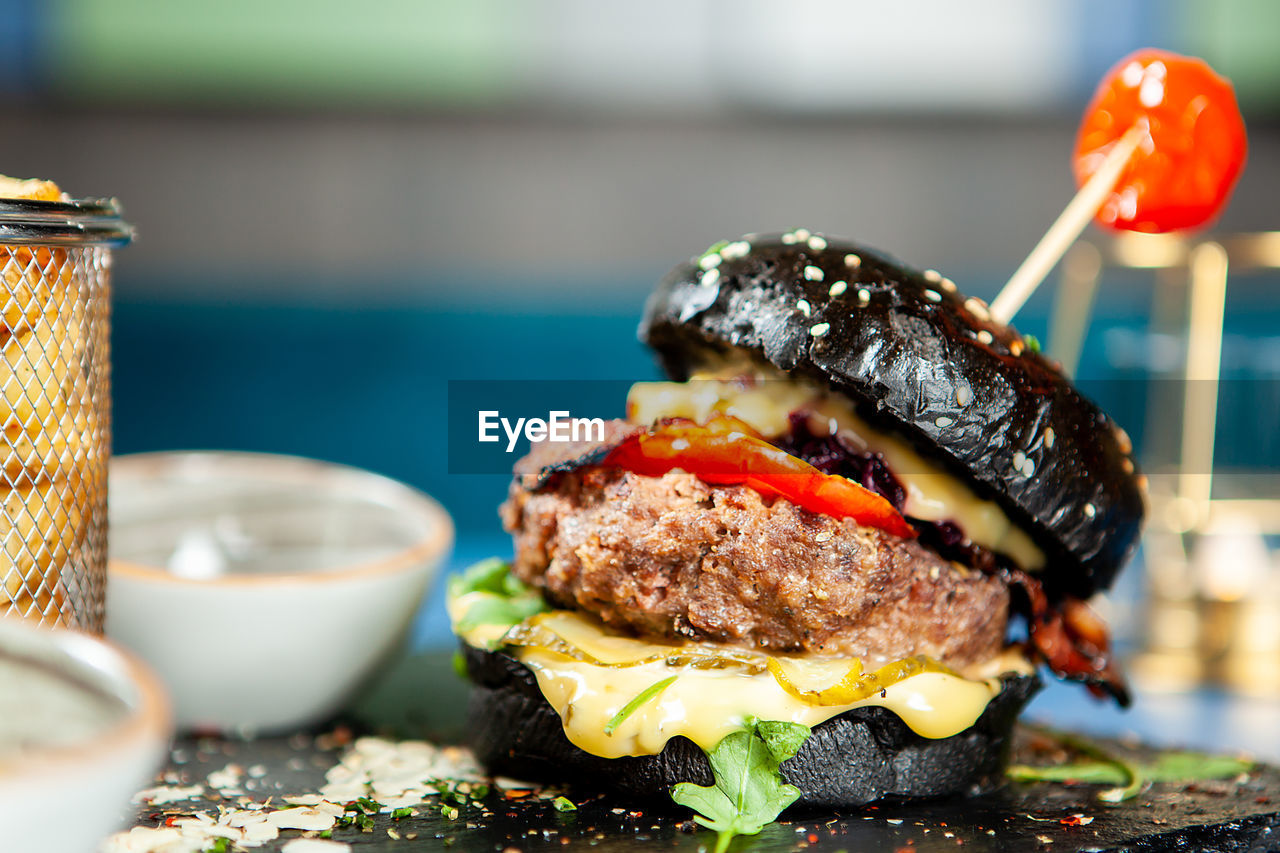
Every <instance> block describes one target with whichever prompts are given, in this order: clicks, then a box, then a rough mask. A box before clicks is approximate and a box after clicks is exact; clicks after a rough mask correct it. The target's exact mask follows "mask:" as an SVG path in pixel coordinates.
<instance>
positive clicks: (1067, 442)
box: [640, 230, 1143, 597]
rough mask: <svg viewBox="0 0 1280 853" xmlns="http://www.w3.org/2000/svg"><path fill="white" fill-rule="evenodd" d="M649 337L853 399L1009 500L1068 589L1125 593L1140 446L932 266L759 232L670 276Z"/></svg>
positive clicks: (1052, 577)
mask: <svg viewBox="0 0 1280 853" xmlns="http://www.w3.org/2000/svg"><path fill="white" fill-rule="evenodd" d="M640 338H641V340H643V341H644V342H645V343H647V344H649V345H650V346H651V347H653V349H654V350H655V351H656V352H657V355H658V359H659V361H660V363H661V365H662V367H663V369H664V370H665V371H666V373H667V374H668V375H669V376H670V377H671V378H673V379H677V380H684V379H687V378H688V377H689V374H690V373H691V372H692V371H693V370H696V368H697V367H698V366H699V365H700V364H702V363H704V362H705V361H706V360H707V358H708V356H709V355H711V354H713V353H718V352H719V353H723V352H726V351H728V350H730V349H734V348H736V349H739V350H744V351H746V352H748V353H750V354H752V355H753V356H754V357H756V358H758V359H760V360H762V361H764V362H767V363H768V364H770V365H772V366H774V367H776V368H777V369H779V370H782V371H784V372H787V373H789V374H793V375H800V376H805V377H809V378H812V379H816V380H818V381H820V382H821V383H824V384H826V385H827V386H828V387H830V388H831V389H833V390H834V391H837V392H839V393H841V394H843V395H845V396H846V397H847V398H849V399H850V400H851V401H852V402H853V403H854V405H855V406H856V407H857V409H858V411H859V413H860V414H861V415H862V416H863V417H865V418H866V419H867V420H868V421H870V422H871V423H873V424H875V425H876V426H878V427H880V428H882V429H887V430H892V431H894V432H896V433H898V434H899V435H902V436H904V437H906V438H907V440H909V441H910V442H912V443H913V444H914V445H915V446H916V448H917V449H918V450H919V451H920V452H921V453H922V454H924V455H926V456H929V457H931V458H933V459H935V460H938V461H940V462H941V463H942V464H943V466H944V467H945V468H947V469H949V470H950V471H951V472H952V473H953V474H955V475H956V476H959V477H960V478H961V479H963V480H964V481H966V482H967V483H969V485H970V486H971V487H972V488H973V489H974V490H975V492H976V493H977V494H978V495H980V496H982V497H985V498H988V499H991V500H994V501H996V502H997V503H998V504H999V505H1000V506H1001V507H1002V508H1003V509H1004V510H1005V512H1006V513H1007V514H1008V515H1009V517H1010V519H1011V520H1012V521H1013V522H1014V523H1015V524H1018V525H1019V526H1020V527H1022V528H1023V529H1024V530H1026V531H1027V533H1028V534H1030V535H1031V536H1032V538H1033V539H1034V540H1035V541H1036V543H1037V544H1038V545H1039V546H1040V547H1041V548H1042V549H1043V550H1044V552H1045V555H1046V558H1047V563H1046V566H1045V569H1044V574H1043V579H1044V581H1045V583H1046V586H1048V587H1049V588H1050V590H1052V591H1056V592H1060V593H1061V592H1066V593H1070V594H1073V595H1077V596H1081V597H1086V596H1088V595H1090V594H1092V593H1093V592H1094V591H1096V590H1098V589H1101V588H1105V587H1107V586H1109V585H1110V583H1111V581H1112V579H1113V578H1114V576H1115V573H1116V571H1117V570H1118V569H1119V568H1120V566H1121V565H1123V564H1124V562H1125V561H1126V560H1127V559H1128V557H1129V555H1130V553H1131V552H1132V550H1133V548H1134V547H1135V546H1136V544H1137V539H1138V534H1139V532H1140V528H1141V523H1142V515H1143V495H1142V488H1141V487H1140V485H1139V482H1138V477H1137V475H1136V474H1135V470H1134V464H1133V461H1132V459H1131V458H1130V456H1129V454H1130V452H1131V450H1132V448H1131V447H1130V444H1129V440H1128V437H1127V436H1126V435H1125V434H1124V432H1123V431H1122V430H1120V429H1119V428H1118V427H1116V426H1115V425H1114V424H1113V423H1112V422H1111V420H1110V419H1109V418H1108V417H1107V416H1106V415H1105V414H1104V413H1103V412H1102V411H1101V410H1100V409H1099V408H1098V407H1097V406H1096V405H1094V404H1093V403H1092V402H1091V401H1090V400H1088V399H1086V398H1085V397H1084V396H1082V395H1081V394H1080V392H1079V391H1077V390H1076V388H1075V387H1074V386H1073V385H1072V384H1071V383H1070V382H1069V381H1068V380H1067V378H1066V377H1065V376H1063V374H1062V372H1061V371H1060V370H1059V368H1058V367H1057V366H1056V365H1054V364H1053V363H1051V362H1050V361H1049V360H1047V359H1046V358H1044V357H1042V356H1041V355H1040V354H1039V353H1038V352H1036V351H1035V350H1034V348H1032V347H1029V346H1028V345H1027V343H1026V342H1025V341H1024V339H1023V338H1022V337H1021V336H1020V335H1019V334H1018V333H1017V331H1016V330H1014V329H1012V328H1011V327H1009V326H1005V325H1002V324H1000V323H996V322H993V321H992V320H991V318H990V316H989V315H988V313H987V308H986V305H985V304H984V303H983V302H981V300H977V299H966V298H965V296H964V295H963V294H961V293H960V292H959V291H958V290H957V288H956V286H955V284H953V283H952V282H951V281H950V280H948V279H946V278H943V277H942V276H941V275H939V274H938V273H936V272H934V271H932V270H929V271H926V272H920V271H917V270H914V269H911V268H909V267H905V266H902V265H901V264H899V263H898V262H897V261H894V260H892V259H891V258H889V257H887V256H885V255H883V254H880V253H879V252H876V251H874V250H872V249H867V248H865V247H862V246H858V245H856V244H853V243H850V242H847V241H844V240H840V239H836V238H831V237H823V236H820V235H817V234H811V233H809V232H807V231H804V230H798V231H793V232H789V233H787V234H780V235H779V234H773V235H749V236H747V237H744V238H743V239H742V240H739V241H736V242H732V243H721V244H717V245H716V246H713V247H712V248H711V249H710V250H708V251H707V252H706V253H704V254H703V255H702V256H701V257H699V258H694V259H692V260H691V261H690V262H688V263H685V264H681V265H680V266H678V267H676V268H675V269H673V270H672V271H671V272H670V273H668V274H667V276H666V277H665V278H663V279H662V281H661V282H660V283H659V284H658V287H657V290H656V291H655V292H654V293H653V295H652V296H651V297H650V299H649V302H648V304H647V306H646V308H645V315H644V319H643V321H642V323H641V326H640Z"/></svg>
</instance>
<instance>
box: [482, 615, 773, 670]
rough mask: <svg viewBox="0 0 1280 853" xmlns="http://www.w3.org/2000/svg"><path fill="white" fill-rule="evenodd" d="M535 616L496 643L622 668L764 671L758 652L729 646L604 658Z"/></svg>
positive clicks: (587, 662)
mask: <svg viewBox="0 0 1280 853" xmlns="http://www.w3.org/2000/svg"><path fill="white" fill-rule="evenodd" d="M541 615H543V614H539V616H541ZM539 616H534V617H532V618H531V619H526V620H525V621H524V622H522V623H520V624H519V625H514V626H512V627H511V628H510V629H509V630H508V631H507V633H506V634H504V635H503V637H502V640H501V641H500V645H504V646H515V647H519V648H531V649H542V650H544V651H549V652H553V653H555V654H558V655H562V656H563V657H566V658H569V659H570V660H576V661H580V662H582V663H586V664H590V665H591V666H600V667H606V668H609V669H623V668H626V667H633V666H641V665H643V664H647V663H658V662H662V663H665V664H666V665H667V666H671V667H690V668H693V669H726V668H731V667H733V668H740V669H742V670H743V671H744V672H747V673H750V674H752V675H755V674H758V673H761V672H764V671H765V669H766V666H767V664H766V660H767V659H766V658H764V657H762V656H760V655H753V654H751V653H750V652H735V651H733V650H732V649H723V650H721V649H715V650H711V649H707V648H705V647H701V646H670V647H667V648H669V649H670V651H659V652H654V653H652V654H648V655H644V656H643V657H638V658H635V659H632V660H625V661H615V662H609V661H604V660H601V659H600V658H598V657H596V656H595V655H593V654H591V653H590V652H587V651H584V650H583V649H582V648H580V647H579V646H576V645H574V644H573V643H570V642H569V641H568V640H566V639H564V638H563V637H561V636H560V635H559V634H557V633H556V632H554V631H552V630H551V629H550V628H547V627H545V626H544V625H542V624H540V622H541V620H540V618H539ZM658 648H662V647H658Z"/></svg>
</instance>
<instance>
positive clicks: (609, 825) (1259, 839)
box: [0, 652, 1280, 853]
mask: <svg viewBox="0 0 1280 853" xmlns="http://www.w3.org/2000/svg"><path fill="white" fill-rule="evenodd" d="M448 659H449V656H448V654H443V653H440V652H435V653H432V654H430V655H428V656H423V657H420V658H416V659H414V660H413V661H412V662H411V666H409V667H407V668H406V669H405V670H402V671H413V672H420V673H425V674H426V675H423V676H421V677H417V678H411V679H408V683H406V684H404V685H402V686H403V687H405V689H406V690H411V691H412V693H413V695H414V697H415V698H414V699H413V700H412V701H411V702H410V701H408V700H401V701H397V702H396V703H395V705H396V707H395V708H394V709H390V710H386V709H383V710H379V711H377V712H376V713H375V712H372V711H369V712H366V713H365V714H363V715H362V716H361V717H360V721H359V722H360V728H363V729H373V730H381V729H386V730H387V731H388V733H390V734H395V735H398V736H401V737H405V736H420V735H422V734H423V732H444V731H453V732H461V731H463V730H464V706H465V703H464V702H463V701H461V695H460V692H459V689H458V688H459V686H460V684H461V682H460V681H457V680H453V681H450V680H449V678H450V677H449V676H448V672H449V665H448ZM410 704H411V705H414V706H415V707H416V708H417V709H418V711H417V712H415V713H414V714H412V715H408V714H406V707H405V706H406V705H410ZM418 712H421V714H422V715H423V716H419V713H418ZM358 730H359V729H357V731H358ZM1029 742H1030V739H1029V738H1026V737H1015V739H1014V751H1013V760H1014V761H1015V762H1018V763H1028V762H1034V761H1037V760H1038V759H1039V754H1038V753H1036V752H1035V751H1033V750H1031V749H1030V747H1029ZM1103 745H1104V746H1105V747H1106V748H1108V749H1111V750H1120V751H1123V752H1125V753H1126V754H1128V755H1129V757H1131V758H1134V759H1137V760H1144V761H1150V760H1151V759H1152V758H1153V756H1154V753H1153V752H1152V751H1151V750H1149V749H1146V748H1143V747H1133V746H1124V745H1121V744H1117V743H1113V742H1107V743H1104V744H1103ZM340 754H341V750H340V748H339V747H336V746H334V745H324V743H323V740H322V739H320V738H316V737H313V736H312V735H311V734H300V735H296V736H293V737H279V738H264V739H259V740H253V741H240V740H228V739H221V738H200V739H196V738H183V739H182V740H180V741H179V742H178V743H177V744H176V746H175V751H174V753H173V754H172V755H171V758H170V762H169V764H168V766H167V767H166V768H165V770H164V774H165V775H167V776H168V781H167V782H166V784H173V785H176V784H181V785H187V784H192V783H199V782H203V781H204V779H205V778H206V777H207V776H208V774H209V773H211V772H213V771H215V770H220V769H222V768H223V767H225V766H226V765H227V764H228V763H231V762H234V763H237V764H240V765H241V766H242V767H245V768H249V767H253V766H255V765H262V767H263V769H264V770H265V773H264V774H263V775H262V776H261V778H250V779H246V781H245V785H246V787H247V789H248V791H247V792H248V793H249V794H250V795H252V796H253V797H254V798H255V799H257V800H258V801H262V800H264V799H266V797H267V796H269V795H270V796H275V797H277V798H278V797H280V796H283V795H288V794H302V793H308V792H314V791H315V790H317V788H318V787H319V786H320V785H321V784H322V783H323V780H324V772H325V770H326V769H327V768H329V767H330V766H332V765H334V764H336V763H337V762H338V758H339V756H340ZM1100 790H1101V789H1100V787H1099V786H1097V785H1077V786H1068V785H1059V784H1044V783H1038V784H1031V785H1016V784H1009V785H1005V786H1004V787H1001V788H999V789H997V790H994V791H990V792H988V793H986V794H982V795H979V796H973V797H953V798H945V799H936V800H926V801H913V802H895V801H887V802H881V803H877V804H874V805H870V806H863V807H860V808H852V809H840V810H835V809H827V808H809V809H804V810H792V811H791V812H789V813H788V814H787V815H786V816H785V819H784V820H782V821H780V822H778V823H777V824H774V825H772V826H769V827H766V828H765V830H764V831H763V832H762V833H761V834H760V835H758V836H756V837H754V838H746V839H739V840H738V841H736V842H735V843H734V845H733V848H732V849H733V850H734V851H748V850H750V851H759V853H781V851H796V850H800V849H802V848H803V849H806V850H807V851H816V852H817V853H836V851H841V850H844V851H872V850H886V851H894V850H898V849H900V848H908V849H911V850H913V851H921V853H937V851H951V853H954V851H956V850H961V851H965V850H967V851H975V853H1006V851H1027V850H1032V851H1043V852H1044V853H1082V851H1114V853H1158V852H1159V851H1193V850H1194V851H1207V853H1218V852H1219V851H1221V853H1246V851H1269V850H1270V851H1277V850H1280V770H1277V769H1276V768H1274V767H1268V766H1260V767H1258V768H1256V769H1255V770H1254V772H1252V773H1251V774H1249V775H1248V777H1246V778H1243V779H1239V780H1231V781H1223V782H1204V783H1199V784H1196V785H1171V784H1163V785H1156V786H1153V787H1152V788H1151V789H1149V790H1147V791H1144V792H1143V793H1141V794H1139V795H1138V797H1136V798H1135V799H1132V800H1129V801H1127V802H1124V803H1119V804H1115V805H1111V804H1105V803H1101V802H1099V801H1098V799H1097V794H1098V793H1099V791H1100ZM563 793H564V794H566V795H567V796H568V797H569V798H570V799H572V800H573V802H574V803H575V804H576V805H577V806H578V808H577V810H576V811H573V812H566V813H562V812H558V811H556V810H555V808H554V807H553V806H552V803H551V801H550V798H549V796H547V795H544V796H543V797H531V798H526V799H518V800H517V799H508V798H506V797H504V796H502V795H501V794H493V795H491V796H490V797H489V798H488V799H487V800H486V801H485V808H484V810H483V811H480V810H466V811H464V812H463V814H461V815H460V816H459V818H458V819H457V820H449V819H447V818H445V817H443V816H441V815H440V812H439V809H438V807H437V805H436V804H435V803H434V801H432V800H428V801H425V802H424V803H423V805H422V806H420V807H419V808H418V809H417V811H418V815H417V816H415V817H412V818H406V819H404V820H400V821H391V820H390V819H389V818H388V817H386V816H379V817H378V818H377V819H376V821H375V826H374V828H373V830H372V831H371V832H367V833H366V832H361V831H359V830H358V829H354V828H353V829H344V830H337V831H335V832H334V833H333V837H334V840H335V841H341V842H346V843H348V844H350V845H351V846H352V848H353V853H417V851H436V850H441V849H446V848H447V849H449V850H451V851H459V852H460V853H461V852H462V851H466V853H471V851H476V853H480V851H489V853H495V851H500V850H504V849H507V848H510V847H514V848H516V849H518V850H542V851H551V850H559V849H563V848H565V847H568V849H570V850H576V849H587V848H590V849H592V850H593V851H621V850H637V849H650V848H654V847H657V848H659V849H665V850H678V851H687V853H693V851H695V850H698V849H699V848H700V847H701V848H709V846H710V845H712V844H713V843H714V836H712V835H711V834H710V833H709V832H706V831H702V830H700V829H698V828H697V826H696V825H695V824H694V823H693V822H692V821H690V820H688V817H689V813H688V812H687V811H685V810H683V809H680V808H678V807H676V806H674V805H673V804H671V803H661V802H658V801H652V802H640V801H637V800H633V799H631V798H629V797H627V796H624V795H620V794H611V793H605V792H602V791H601V790H599V789H598V787H597V786H593V785H589V784H584V785H578V786H573V787H569V788H567V789H565V790H564V791H563ZM219 805H234V803H230V804H229V803H226V802H225V801H222V800H220V799H216V797H215V798H210V797H208V796H206V797H202V798H200V799H196V800H191V801H184V802H180V803H172V804H170V805H167V806H163V807H159V808H154V807H137V808H136V809H135V810H134V811H133V812H132V814H130V815H129V816H128V817H129V818H130V819H131V820H133V821H135V822H137V823H140V824H145V825H149V826H155V825H157V824H159V823H162V822H163V821H164V820H165V818H166V817H168V816H170V815H186V814H191V813H192V812H193V811H196V810H202V811H205V812H208V813H210V814H216V812H217V807H218V806H219ZM1073 815H1083V816H1085V818H1086V819H1091V820H1089V821H1088V822H1087V824H1086V825H1082V826H1069V825H1065V824H1063V823H1062V821H1063V820H1064V819H1065V820H1067V821H1069V822H1072V816H1073ZM388 829H393V830H394V831H395V832H396V833H397V834H399V835H400V836H401V838H400V839H399V840H396V839H393V838H391V837H390V836H389V835H388V834H387V830H388ZM31 830H32V831H38V828H31ZM297 836H298V833H296V832H287V833H285V834H284V835H282V837H281V838H280V839H278V840H277V841H274V842H271V843H270V844H267V845H266V846H264V847H261V848H255V849H257V850H261V851H263V853H278V851H280V850H281V848H282V847H283V846H284V843H285V842H287V841H288V840H290V839H291V838H296V837H297ZM409 836H414V837H413V838H410V837H409ZM0 849H3V840H2V839H0Z"/></svg>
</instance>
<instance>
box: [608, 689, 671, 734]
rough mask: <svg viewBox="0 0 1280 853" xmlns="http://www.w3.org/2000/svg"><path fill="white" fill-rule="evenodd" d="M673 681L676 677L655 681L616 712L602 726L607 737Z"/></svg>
mask: <svg viewBox="0 0 1280 853" xmlns="http://www.w3.org/2000/svg"><path fill="white" fill-rule="evenodd" d="M675 680H676V676H674V675H673V676H670V677H669V678H664V679H662V680H661V681H655V682H654V683H653V684H650V685H649V686H648V687H646V688H645V689H644V690H641V691H640V692H639V693H637V694H636V695H635V697H634V698H633V699H632V700H631V701H630V702H628V703H627V704H625V705H623V706H622V709H621V710H620V711H618V713H616V714H614V715H613V717H612V718H610V720H609V722H607V723H605V724H604V733H605V734H607V735H611V734H613V733H614V731H615V730H616V729H617V728H618V726H620V725H622V723H623V721H624V720H626V719H627V717H630V716H631V715H632V714H634V713H635V712H636V709H637V708H639V707H640V706H641V705H643V704H644V703H645V702H648V701H649V700H650V699H652V698H654V697H655V696H657V695H658V694H659V693H661V692H662V691H663V690H666V689H667V688H668V687H670V686H671V684H672V682H674V681H675Z"/></svg>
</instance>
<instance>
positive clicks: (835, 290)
mask: <svg viewBox="0 0 1280 853" xmlns="http://www.w3.org/2000/svg"><path fill="white" fill-rule="evenodd" d="M848 289H849V285H848V284H846V283H845V282H843V281H837V282H836V283H835V284H833V285H831V289H830V290H828V291H827V296H839V295H840V294H842V293H844V292H845V291H846V290H848Z"/></svg>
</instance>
